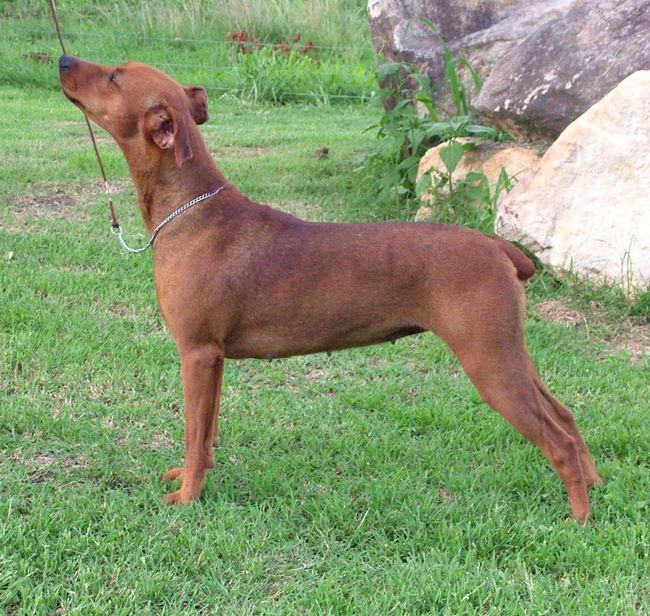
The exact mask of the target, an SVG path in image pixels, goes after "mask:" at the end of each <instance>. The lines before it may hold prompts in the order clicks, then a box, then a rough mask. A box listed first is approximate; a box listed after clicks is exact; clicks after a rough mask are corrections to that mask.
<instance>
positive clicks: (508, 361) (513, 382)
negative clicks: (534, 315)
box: [434, 280, 600, 522]
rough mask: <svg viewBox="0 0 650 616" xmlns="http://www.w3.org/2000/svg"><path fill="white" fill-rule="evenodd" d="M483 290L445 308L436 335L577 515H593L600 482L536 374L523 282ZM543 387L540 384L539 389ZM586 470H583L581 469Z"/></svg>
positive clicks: (568, 416) (566, 414) (567, 415)
mask: <svg viewBox="0 0 650 616" xmlns="http://www.w3.org/2000/svg"><path fill="white" fill-rule="evenodd" d="M494 288H495V285H494V284H492V285H487V286H486V287H484V289H483V290H484V292H483V294H482V295H481V296H480V297H479V298H477V297H476V296H475V297H473V298H472V299H473V301H464V302H463V303H462V304H460V303H457V304H456V305H455V306H449V307H448V308H447V310H445V313H444V314H445V315H452V316H447V317H446V318H445V319H444V321H442V322H441V321H440V319H439V320H438V323H437V326H438V327H437V331H436V330H434V331H436V333H438V334H439V335H440V336H441V337H442V338H443V340H445V342H447V344H448V345H449V347H450V348H451V349H452V351H453V352H454V353H455V354H456V356H457V357H458V358H459V360H460V362H461V364H462V366H463V368H464V370H465V372H466V373H467V375H468V376H469V378H470V380H471V381H472V383H473V384H474V386H475V387H476V389H477V390H478V392H479V393H480V394H481V397H482V398H483V399H484V400H485V402H487V403H488V404H489V405H490V406H491V407H492V408H494V409H495V410H496V411H498V412H499V413H500V414H501V415H502V416H503V417H504V418H505V419H506V420H507V421H508V422H509V423H510V424H511V425H512V426H513V427H514V428H515V429H517V430H518V431H519V432H520V433H521V434H522V435H523V436H525V437H526V438H527V439H528V440H530V441H531V442H532V443H534V444H535V445H537V447H539V449H540V450H541V451H542V453H543V454H544V455H545V456H546V458H547V459H548V460H549V462H550V463H551V464H552V465H553V468H554V469H555V471H556V472H557V474H558V475H559V476H560V478H561V479H562V482H563V483H564V485H565V487H566V490H567V494H568V497H569V501H570V503H571V508H572V511H573V516H574V518H576V519H577V520H579V521H581V522H583V521H585V520H586V519H588V518H590V517H591V507H590V505H589V499H588V496H587V482H594V481H597V480H599V479H600V477H598V474H597V473H596V471H595V466H593V462H592V461H591V457H590V456H589V454H588V451H587V449H586V445H584V441H583V439H582V436H580V433H579V431H578V428H577V426H576V425H575V421H574V420H573V416H572V413H571V412H570V411H569V409H567V408H566V407H563V406H562V405H560V404H559V402H557V401H556V400H555V398H553V397H552V396H551V395H550V393H548V390H547V389H546V387H545V386H543V384H541V381H540V379H539V376H538V375H537V371H536V370H535V368H534V365H533V362H532V360H531V359H530V355H529V354H528V350H527V349H526V344H525V342H524V336H523V315H524V303H523V296H522V290H521V287H520V286H519V283H517V282H516V281H512V285H508V284H507V283H504V282H503V280H502V281H501V285H500V286H499V287H496V288H498V289H499V292H498V293H495V292H494ZM540 384H541V385H540ZM583 466H584V470H583Z"/></svg>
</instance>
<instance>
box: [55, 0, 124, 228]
mask: <svg viewBox="0 0 650 616" xmlns="http://www.w3.org/2000/svg"><path fill="white" fill-rule="evenodd" d="M50 9H52V19H53V20H54V25H55V27H56V34H57V36H58V38H59V43H60V44H61V51H62V52H63V55H67V53H68V52H67V51H66V50H65V45H64V44H63V34H61V26H60V25H59V17H58V15H57V12H56V4H55V3H54V0H50ZM84 119H85V120H86V126H87V127H88V132H89V133H90V140H91V141H92V144H93V149H94V150H95V156H96V157H97V163H98V164H99V170H100V171H101V173H102V178H103V179H104V192H105V193H106V195H107V197H108V208H109V210H110V212H111V219H112V222H111V228H112V229H119V228H120V223H119V222H118V221H117V214H116V213H115V207H114V206H113V199H111V187H110V185H109V183H108V177H107V176H106V170H105V169H104V163H102V159H101V156H100V155H99V149H98V148H97V141H96V139H95V132H94V131H93V127H92V125H91V124H90V120H89V119H88V116H86V115H85V114H84Z"/></svg>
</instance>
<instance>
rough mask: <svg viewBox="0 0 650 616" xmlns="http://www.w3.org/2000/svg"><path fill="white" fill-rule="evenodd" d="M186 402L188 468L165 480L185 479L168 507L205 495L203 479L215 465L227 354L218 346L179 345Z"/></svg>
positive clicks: (173, 472) (176, 470) (172, 472)
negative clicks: (216, 440) (222, 384)
mask: <svg viewBox="0 0 650 616" xmlns="http://www.w3.org/2000/svg"><path fill="white" fill-rule="evenodd" d="M179 353H180V356H181V375H182V378H183V393H184V398H185V466H184V467H181V468H174V469H172V470H170V471H169V472H167V473H165V475H163V479H165V480H172V479H182V480H183V483H182V484H181V488H180V490H177V491H176V492H171V493H170V494H166V495H165V496H164V497H163V498H164V500H165V502H167V503H173V504H179V503H184V504H185V503H189V502H190V501H193V500H194V499H196V498H198V497H199V495H200V494H201V486H202V485H203V478H204V477H205V474H206V472H207V470H208V468H211V467H212V466H213V465H214V454H213V451H212V447H213V442H214V440H215V431H216V423H217V418H216V412H217V409H218V408H219V395H220V393H221V380H222V377H223V365H224V355H223V351H222V350H221V349H219V348H218V347H216V346H214V345H204V346H199V347H191V348H185V347H182V346H181V345H179Z"/></svg>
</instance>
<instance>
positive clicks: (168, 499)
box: [162, 490, 190, 506]
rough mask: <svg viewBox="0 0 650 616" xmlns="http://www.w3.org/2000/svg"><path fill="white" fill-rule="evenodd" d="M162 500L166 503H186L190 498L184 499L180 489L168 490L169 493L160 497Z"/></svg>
mask: <svg viewBox="0 0 650 616" xmlns="http://www.w3.org/2000/svg"><path fill="white" fill-rule="evenodd" d="M162 499H163V501H164V502H165V503H167V504H168V505H176V506H178V505H187V504H188V503H189V502H190V500H188V499H185V498H183V497H182V496H181V491H180V490H176V492H170V493H169V494H165V495H164V496H163V497H162Z"/></svg>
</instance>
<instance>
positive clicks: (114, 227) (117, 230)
mask: <svg viewBox="0 0 650 616" xmlns="http://www.w3.org/2000/svg"><path fill="white" fill-rule="evenodd" d="M50 9H51V10H52V19H53V20H54V26H55V27H56V34H57V37H58V38H59V43H60V44H61V51H63V54H64V55H67V53H68V52H67V51H66V49H65V44H64V43H63V34H62V33H61V26H60V25H59V17H58V15H57V11H56V4H55V1H54V0H50ZM84 119H85V120H86V126H87V127H88V132H89V133H90V140H91V141H92V144H93V150H95V156H96V158H97V163H98V165H99V170H100V171H101V174H102V178H103V179H104V192H105V193H106V195H107V196H108V208H109V210H110V212H111V219H112V222H111V232H112V233H113V235H115V236H116V237H117V239H118V240H120V243H121V244H122V246H123V247H124V249H125V250H126V251H127V252H130V253H132V254H139V253H141V252H144V251H145V250H147V249H148V248H149V247H150V246H151V244H153V241H154V240H155V239H156V236H157V235H158V233H160V230H161V229H162V228H163V227H164V226H165V225H166V224H167V223H169V222H171V221H172V220H174V218H176V216H178V215H179V214H182V213H183V212H185V211H186V210H189V209H190V208H191V207H192V206H194V205H196V204H197V203H200V202H201V201H205V200H206V199H209V198H210V197H214V196H215V195H217V194H219V193H220V192H221V191H222V190H223V189H224V188H225V187H226V186H225V184H224V185H223V186H221V188H218V189H217V190H213V191H212V192H208V193H205V194H203V195H200V196H199V197H196V198H195V199H192V200H191V201H189V202H188V203H186V204H185V205H182V206H181V207H179V208H178V209H177V210H174V211H173V212H172V213H171V214H170V215H169V216H167V218H165V220H163V221H162V222H161V223H160V224H159V225H158V226H157V227H156V228H155V229H154V230H153V233H152V234H151V237H150V238H149V241H148V242H147V243H146V244H145V245H144V246H143V247H142V248H131V247H130V246H129V245H127V243H126V242H125V241H124V237H123V234H124V232H123V231H122V227H121V226H120V223H119V222H118V220H117V214H116V213H115V207H114V206H113V199H112V198H111V195H110V193H111V187H110V185H109V183H108V177H107V176H106V170H105V169H104V163H103V162H102V159H101V156H100V155H99V149H98V147H97V140H96V139H95V132H94V131H93V127H92V125H91V124H90V120H89V119H88V116H86V115H85V114H84Z"/></svg>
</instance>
